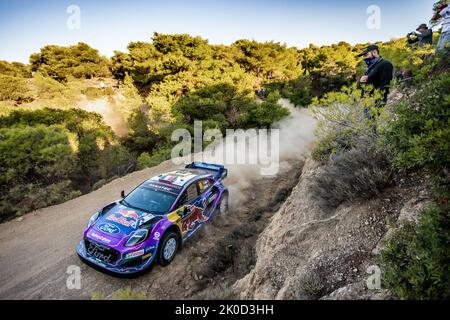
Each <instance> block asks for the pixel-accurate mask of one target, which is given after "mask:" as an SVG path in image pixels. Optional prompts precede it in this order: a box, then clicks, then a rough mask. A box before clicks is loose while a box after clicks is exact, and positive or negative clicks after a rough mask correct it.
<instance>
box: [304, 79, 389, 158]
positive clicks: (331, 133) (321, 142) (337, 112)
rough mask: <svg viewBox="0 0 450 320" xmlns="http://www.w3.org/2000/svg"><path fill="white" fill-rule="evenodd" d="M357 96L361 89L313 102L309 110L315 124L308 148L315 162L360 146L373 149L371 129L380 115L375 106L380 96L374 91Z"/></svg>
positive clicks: (375, 136) (329, 95)
mask: <svg viewBox="0 0 450 320" xmlns="http://www.w3.org/2000/svg"><path fill="white" fill-rule="evenodd" d="M361 96H362V92H361V90H360V89H357V88H356V87H355V86H353V87H350V88H347V87H344V88H343V89H342V90H341V91H339V92H330V93H328V94H326V95H324V96H323V97H322V98H321V99H317V98H316V99H314V100H313V105H312V106H311V109H312V111H313V113H314V115H315V117H316V118H317V119H318V121H319V123H318V128H317V131H316V136H317V140H316V142H315V144H314V146H313V149H312V157H313V158H314V159H315V160H318V161H324V160H327V159H328V158H329V157H330V156H332V155H335V154H338V153H341V152H344V151H347V150H351V149H353V148H355V147H357V146H358V145H360V144H365V145H366V146H368V147H370V148H375V147H377V135H376V134H375V128H376V127H378V123H379V120H380V119H381V118H382V116H383V114H382V113H380V110H379V109H377V108H376V107H375V106H376V100H377V99H379V98H380V97H381V96H380V93H379V92H376V91H375V92H373V94H372V95H368V94H367V95H365V96H364V97H363V98H362V97H361ZM368 115H370V117H368Z"/></svg>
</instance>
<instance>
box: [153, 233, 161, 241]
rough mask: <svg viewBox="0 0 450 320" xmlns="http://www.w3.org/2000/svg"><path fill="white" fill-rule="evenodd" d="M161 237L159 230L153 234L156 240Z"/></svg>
mask: <svg viewBox="0 0 450 320" xmlns="http://www.w3.org/2000/svg"><path fill="white" fill-rule="evenodd" d="M160 237H161V234H160V233H159V232H158V231H156V232H155V234H154V235H153V239H155V240H159V238H160Z"/></svg>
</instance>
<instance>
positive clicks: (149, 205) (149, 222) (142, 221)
mask: <svg viewBox="0 0 450 320" xmlns="http://www.w3.org/2000/svg"><path fill="white" fill-rule="evenodd" d="M227 174H228V171H227V169H225V168H224V166H221V165H215V164H208V163H203V162H193V163H191V164H190V165H187V166H186V168H184V169H180V170H176V171H172V172H168V173H165V174H161V175H158V176H156V177H153V178H151V179H148V180H146V181H144V182H143V183H142V184H140V185H139V186H138V187H136V188H135V189H134V190H133V191H131V192H130V193H129V194H128V195H126V196H125V193H124V191H122V193H121V198H122V199H121V200H118V201H116V202H113V203H110V204H108V205H107V206H105V207H104V208H102V209H101V210H99V211H98V212H96V213H95V214H94V215H93V216H92V217H91V218H90V220H89V223H88V224H87V227H86V229H85V230H84V234H83V239H82V240H81V241H80V242H79V244H78V246H77V249H76V251H77V253H78V256H79V257H80V258H81V259H82V260H83V261H84V262H86V263H88V264H91V265H94V266H96V267H99V268H101V269H104V270H106V271H109V272H112V273H115V274H123V275H125V274H137V273H140V272H143V271H145V270H146V269H148V267H149V266H150V265H152V263H153V262H158V263H159V264H161V265H162V266H166V265H168V264H169V263H170V262H171V261H172V260H173V259H174V257H175V254H176V252H177V249H178V248H179V247H180V246H181V245H182V244H183V243H184V242H185V241H186V240H188V239H189V238H190V237H191V236H192V235H194V234H195V233H196V232H197V231H198V230H199V229H200V228H201V227H202V226H203V225H204V224H205V223H207V222H209V221H210V220H211V219H212V218H213V217H214V216H215V215H217V214H226V213H227V212H228V189H227V188H226V187H225V186H224V185H223V182H222V181H223V179H225V177H226V176H227Z"/></svg>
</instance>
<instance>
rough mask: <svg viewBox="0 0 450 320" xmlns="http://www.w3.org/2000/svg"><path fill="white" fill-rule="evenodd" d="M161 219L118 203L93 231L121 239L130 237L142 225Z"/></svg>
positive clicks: (96, 223)
mask: <svg viewBox="0 0 450 320" xmlns="http://www.w3.org/2000/svg"><path fill="white" fill-rule="evenodd" d="M160 217H161V216H155V215H153V214H152V213H149V212H145V211H142V210H137V209H134V208H129V207H127V206H124V205H123V204H120V203H116V204H115V205H114V206H113V207H111V208H110V209H109V210H108V211H107V212H106V213H105V214H103V215H102V216H101V217H100V218H99V219H98V220H97V221H96V222H95V224H94V225H93V226H92V229H93V230H96V231H98V232H101V233H102V234H104V235H107V236H108V237H113V238H116V239H118V238H120V239H121V238H123V237H128V236H129V235H130V234H131V233H132V232H133V231H135V230H136V229H138V228H139V226H141V225H142V224H144V223H148V222H149V221H151V220H159V219H157V218H160Z"/></svg>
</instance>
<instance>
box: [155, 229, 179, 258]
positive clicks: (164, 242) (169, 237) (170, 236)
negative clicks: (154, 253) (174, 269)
mask: <svg viewBox="0 0 450 320" xmlns="http://www.w3.org/2000/svg"><path fill="white" fill-rule="evenodd" d="M173 241H175V242H173ZM173 243H175V248H174V249H173ZM168 245H170V246H171V248H167V249H168V250H167V251H166V252H165V249H166V247H167V246H168ZM179 246H180V239H179V237H178V234H177V233H176V232H173V231H168V232H166V233H164V235H163V237H162V239H161V241H160V242H159V247H158V262H159V264H160V265H162V266H163V267H165V266H167V265H168V264H170V263H171V262H172V260H173V259H174V258H175V256H176V254H177V250H178V248H179ZM169 251H170V252H171V255H170V256H169V255H168V253H169Z"/></svg>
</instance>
